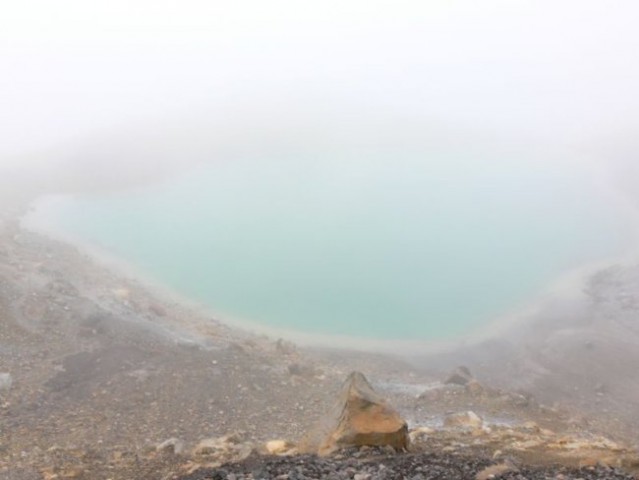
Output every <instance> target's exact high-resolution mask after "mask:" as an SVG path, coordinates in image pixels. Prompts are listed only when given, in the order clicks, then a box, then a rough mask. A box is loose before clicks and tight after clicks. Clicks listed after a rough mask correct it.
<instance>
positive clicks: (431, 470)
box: [180, 453, 635, 480]
mask: <svg viewBox="0 0 639 480" xmlns="http://www.w3.org/2000/svg"><path fill="white" fill-rule="evenodd" d="M493 465H496V462H495V461H494V460H490V459H487V458H478V457H462V456H457V455H450V454H427V453H421V454H403V455H393V456H383V457H381V458H380V457H378V456H377V457H368V458H366V459H362V458H355V457H352V456H351V457H328V458H322V457H317V456H315V455H299V456H295V457H264V456H252V457H249V458H248V459H246V460H244V461H243V462H239V463H235V464H227V465H224V466H222V467H220V468H212V469H204V470H199V471H197V472H195V473H193V474H191V475H188V476H184V477H180V480H243V479H246V480H248V479H254V480H258V479H265V480H266V479H277V480H305V479H319V478H322V479H334V480H346V479H354V480H394V479H406V480H431V479H432V480H435V479H439V480H448V479H450V480H467V479H469V480H475V479H478V478H479V479H485V480H487V479H489V478H499V479H510V480H528V479H530V480H533V479H534V480H547V479H557V480H568V479H574V480H578V479H581V480H590V479H610V480H622V479H623V480H634V479H635V477H633V476H631V475H628V474H626V473H623V472H621V471H619V470H615V469H611V468H606V467H587V468H579V469H574V468H573V469H571V468H567V467H561V466H547V467H513V468H512V470H510V471H506V472H503V473H501V474H499V473H498V474H496V475H490V472H489V471H485V469H486V468H487V467H490V466H493ZM478 474H479V476H478Z"/></svg>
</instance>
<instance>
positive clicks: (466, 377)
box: [444, 366, 474, 385]
mask: <svg viewBox="0 0 639 480" xmlns="http://www.w3.org/2000/svg"><path fill="white" fill-rule="evenodd" d="M471 380H474V378H473V376H472V374H471V373H470V370H469V369H468V367H464V366H461V367H457V368H456V369H455V370H454V371H453V372H452V373H451V374H450V375H449V376H448V378H446V380H444V383H445V384H453V385H466V384H468V382H470V381H471Z"/></svg>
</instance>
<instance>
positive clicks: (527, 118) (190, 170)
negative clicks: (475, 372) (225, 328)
mask: <svg viewBox="0 0 639 480" xmlns="http://www.w3.org/2000/svg"><path fill="white" fill-rule="evenodd" d="M637 8H638V7H637V5H636V4H635V3H633V2H630V1H622V2H617V3H615V6H614V8H613V7H610V6H609V5H607V4H606V5H604V4H603V3H601V2H597V1H590V0H587V1H573V0H564V1H559V2H544V1H540V2H506V1H491V2H487V3H482V4H478V3H477V2H472V1H470V0H455V1H450V2H440V1H432V2H412V1H399V2H385V1H379V2H377V1H374V2H363V1H359V0H357V1H354V2H332V1H327V2H308V3H304V4H301V3H297V2H291V1H288V0H282V1H275V2H268V4H266V3H263V2H257V1H251V0H247V1H241V2H231V3H228V2H226V3H225V2H202V1H198V0H190V1H186V2H184V4H183V5H182V4H180V6H179V7H178V6H177V4H173V3H171V2H160V3H156V2H148V1H140V2H135V3H134V4H133V5H132V4H131V3H130V2H124V1H119V0H113V1H111V2H95V3H91V4H86V3H85V2H77V1H75V0H68V1H65V2H62V4H60V5H58V4H56V5H53V4H49V3H47V2H43V1H34V2H24V3H19V4H15V5H12V7H11V8H10V9H8V11H7V12H6V15H5V16H3V17H2V18H1V19H0V22H1V23H0V27H2V28H0V39H2V40H6V42H4V43H3V49H2V50H1V51H0V62H2V63H1V65H2V66H3V67H5V68H6V70H7V71H8V72H10V73H11V74H10V75H5V76H3V79H2V87H3V88H2V89H1V90H2V92H0V95H3V98H2V105H3V106H4V107H5V108H3V109H1V111H0V122H1V125H2V128H3V132H4V133H5V135H4V142H3V143H2V145H0V167H2V170H1V171H3V172H4V171H8V170H12V171H16V170H18V171H20V170H21V171H23V172H26V173H25V174H24V175H25V176H26V177H29V176H30V175H32V176H33V178H34V179H37V180H38V182H39V183H38V185H42V186H43V187H42V188H41V190H42V191H45V192H47V193H48V192H56V191H66V192H68V191H72V192H77V193H84V194H86V193H87V192H89V193H90V192H93V193H95V195H80V194H79V195H78V196H76V197H75V198H74V199H62V200H59V201H58V203H57V204H56V205H52V204H45V205H44V206H41V208H40V210H39V211H38V212H37V215H40V218H41V219H44V220H46V221H47V223H49V224H54V225H55V226H56V228H58V229H62V230H63V231H64V232H66V233H67V234H69V235H72V236H75V237H76V238H78V239H80V240H82V241H84V242H88V243H90V244H94V245H99V246H101V247H102V248H103V249H104V250H105V251H107V252H109V253H111V254H114V255H115V256H117V257H119V258H122V259H124V260H126V261H129V262H130V263H131V264H133V265H134V266H136V267H138V268H139V270H140V271H141V272H143V273H144V274H147V275H149V276H150V277H152V278H154V279H155V280H157V281H159V282H160V283H163V284H166V285H167V286H169V287H171V288H173V289H175V290H177V291H179V292H181V293H184V294H186V296H188V297H192V298H196V299H198V300H200V301H202V302H204V303H205V304H207V305H208V306H210V307H211V309H212V310H213V311H214V312H218V313H219V314H221V315H223V316H228V318H231V319H239V320H246V321H249V322H254V323H256V324H258V325H269V326H272V327H276V328H281V329H284V330H303V331H306V332H317V333H325V334H340V335H348V336H360V337H373V338H402V339H405V338H410V337H418V338H420V339H421V338H424V339H430V338H448V337H451V336H455V335H458V334H461V333H468V332H471V331H473V329H475V328H479V327H480V326H482V325H485V324H486V322H488V321H490V320H491V319H494V318H496V317H499V316H500V315H503V314H505V313H507V312H510V311H511V310H512V309H517V308H518V307H519V306H521V305H522V304H525V303H526V302H528V301H530V300H531V299H533V298H534V297H535V296H536V295H537V294H538V293H539V292H541V291H543V290H544V288H547V287H548V285H550V283H551V282H553V281H554V280H556V279H557V278H559V277H560V276H561V275H562V274H563V273H565V272H567V271H569V270H570V269H572V268H575V267H579V266H582V265H584V264H586V263H589V262H592V261H596V260H598V259H602V258H606V257H609V256H615V255H618V254H620V253H623V252H624V251H626V250H627V249H628V248H629V244H630V243H631V242H632V240H633V238H632V235H630V233H629V232H630V231H631V230H632V226H633V225H634V219H631V218H630V217H629V216H628V215H627V214H628V210H627V209H626V208H625V207H620V205H621V204H620V203H618V202H617V200H618V199H617V197H616V192H612V190H614V189H615V188H616V185H620V183H619V182H617V183H616V184H614V185H613V184H612V183H608V182H607V180H608V178H607V176H606V175H599V173H598V172H601V171H605V172H607V171H608V170H609V169H608V168H607V167H608V166H609V165H612V164H617V163H624V164H626V166H632V164H633V161H634V152H635V151H636V140H635V138H636V134H635V132H634V130H635V126H636V125H637V121H638V118H637V112H639V97H638V96H637V95H636V93H635V91H636V85H637V84H638V82H639V64H638V63H637V62H636V58H635V57H636V51H637V45H638V37H637V34H636V26H635V23H634V21H633V19H634V18H636V14H637V13H639V12H638V11H637ZM593 166H596V167H597V169H594V168H592V169H591V167H593ZM627 185H629V186H626V187H624V188H626V189H627V190H629V191H630V190H632V189H633V182H632V180H627ZM130 188H133V189H132V190H131V189H130ZM127 189H128V190H127ZM109 191H110V192H111V193H109V194H106V193H104V192H109ZM98 192H102V193H98ZM46 205H49V206H48V207H47V206H46ZM47 208H48V209H47ZM47 217H48V218H47Z"/></svg>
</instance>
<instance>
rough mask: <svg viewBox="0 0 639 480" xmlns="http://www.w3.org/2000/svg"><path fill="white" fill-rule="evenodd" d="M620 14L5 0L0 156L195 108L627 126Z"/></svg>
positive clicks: (213, 0)
mask: <svg viewBox="0 0 639 480" xmlns="http://www.w3.org/2000/svg"><path fill="white" fill-rule="evenodd" d="M637 19H639V2H637V1H636V0H608V1H603V0H595V1H593V0H530V1H517V0H511V1H495V0H484V1H481V2H480V1H477V0H467V1H466V0H459V1H456V0H420V1H417V0H415V1H403V0H392V1H375V0H351V1H347V0H339V1H330V0H322V1H299V0H298V1H293V0H290V1H285V0H275V1H273V0H271V1H265V0H255V1H249V0H233V1H220V0H202V1H199V0H197V1H196V0H179V1H177V0H175V1H166V0H152V1H151V0H108V1H102V0H90V1H87V0H58V1H55V2H53V1H50V0H20V1H7V2H3V5H2V6H1V7H0V134H1V136H2V142H0V162H5V163H6V162H9V161H11V159H12V158H15V156H16V155H18V154H21V153H25V152H30V151H33V150H40V149H46V148H49V147H50V146H54V145H57V144H58V143H60V142H63V143H64V142H66V143H73V142H74V141H79V140H82V139H83V138H85V137H87V136H89V135H92V134H95V133H96V132H100V131H102V130H105V129H110V128H113V127H122V126H126V125H128V124H135V123H138V122H145V121H148V120H151V119H165V118H171V117H172V116H175V118H179V116H180V115H183V114H188V113H189V112H191V111H195V110H197V112H198V115H201V116H202V118H203V119H204V120H203V121H208V120H210V121H211V122H220V121H221V122H223V121H224V117H225V116H232V117H234V118H235V121H236V124H239V125H241V124H242V118H244V117H245V118H246V119H247V121H248V119H249V118H252V119H253V121H254V119H255V118H258V119H259V120H260V121H262V122H264V123H265V124H269V125H271V124H273V123H275V124H277V123H278V122H283V123H284V124H285V123H286V122H287V121H291V118H294V119H295V121H296V122H298V121H299V119H300V118H301V119H302V120H304V119H305V118H308V119H309V121H310V120H312V119H313V118H314V117H315V116H317V115H322V114H327V115H333V116H336V117H342V118H347V120H348V121H349V122H353V123H355V124H366V123H367V122H369V121H371V119H374V118H383V117H385V116H388V117H393V118H394V117H397V118H402V119H404V120H402V121H400V122H398V124H397V128H398V129H402V128H404V127H406V128H409V127H410V125H409V124H410V123H411V122H417V123H419V122H421V121H428V122H435V123H438V124H441V125H446V126H447V127H450V128H460V129H465V130H468V129H471V130H472V129H477V130H486V131H492V132H499V134H502V135H506V136H507V135H519V134H523V135H526V136H528V137H531V138H535V137H536V136H538V137H539V138H540V139H544V138H547V137H565V138H569V139H572V140H574V141H580V140H584V141H587V140H589V139H592V137H593V136H599V135H601V136H604V137H605V136H606V135H610V134H618V133H619V132H630V133H631V132H632V131H633V129H634V127H636V126H637V125H639V113H638V112H639V93H638V86H639V60H638V56H639V53H638V52H639V29H637V26H636V23H637ZM289 117H291V118H289ZM411 119H412V120H411ZM402 122H404V123H402ZM258 124H259V122H258Z"/></svg>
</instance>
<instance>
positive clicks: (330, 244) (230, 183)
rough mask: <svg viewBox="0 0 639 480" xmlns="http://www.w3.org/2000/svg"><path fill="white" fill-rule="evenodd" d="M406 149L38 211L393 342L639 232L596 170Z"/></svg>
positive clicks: (173, 280) (189, 178) (180, 269)
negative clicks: (601, 186)
mask: <svg viewBox="0 0 639 480" xmlns="http://www.w3.org/2000/svg"><path fill="white" fill-rule="evenodd" d="M408 157H409V158H404V157H403V156H402V155H378V156H370V155H369V156H366V158H365V159H361V158H358V159H356V160H354V159H353V158H344V157H342V158H340V157H339V156H335V155H334V154H332V155H317V156H313V155H307V156H291V157H290V158H276V159H274V158H268V157H267V156H265V157H264V158H246V159H242V160H233V161H219V162H216V163H214V164H211V165H208V166H206V167H199V168H197V169H194V170H191V171H189V172H187V173H184V174H181V175H177V176H176V177H175V178H173V179H171V180H170V181H166V182H163V183H159V184H156V185H153V186H149V187H143V188H138V189H135V190H130V191H122V192H116V193H110V194H107V195H101V196H100V195H91V196H74V197H67V198H65V199H63V200H62V201H59V202H57V203H56V204H55V208H53V207H52V206H50V207H48V208H49V209H48V210H46V208H47V207H41V209H44V211H41V212H39V214H40V215H45V216H48V217H49V218H50V219H52V218H53V219H55V223H56V224H57V225H58V227H60V228H62V229H63V230H64V231H65V232H67V233H69V234H72V235H73V236H75V237H77V238H79V239H81V240H83V241H86V242H89V243H91V244H93V245H96V246H99V247H101V248H102V249H104V250H106V251H107V252H109V253H111V254H114V255H116V256H118V257H120V258H122V259H124V260H126V261H127V262H129V263H130V264H132V265H134V266H135V267H137V268H138V269H140V270H141V271H142V272H145V273H146V274H148V275H150V276H151V277H152V278H154V279H155V280H157V281H159V282H161V283H162V284H164V285H166V286H168V287H170V288H172V289H174V290H176V291H177V292H180V293H182V294H184V295H186V296H188V297H190V298H193V299H195V300H197V301H200V302H202V303H204V304H205V305H207V306H210V307H211V309H212V310H213V311H216V312H220V313H221V314H223V315H226V316H228V317H230V318H236V319H243V320H249V321H251V322H253V323H256V324H261V325H265V326H268V327H272V328H281V329H286V330H293V331H301V332H305V333H311V334H314V333H317V334H328V335H347V336H353V337H359V338H372V339H389V340H390V339H393V340H402V339H412V340H426V341H428V340H440V339H449V338H453V337H455V336H457V335H460V334H466V333H468V332H470V331H472V330H474V329H477V328H479V327H481V326H483V325H485V324H486V323H487V322H489V321H490V320H492V319H494V318H495V317H497V316H499V315H502V314H504V313H505V312H507V311H509V310H512V309H513V308H516V307H517V306H518V305H521V304H522V303H524V302H526V300H528V299H530V298H532V297H533V296H534V295H536V294H537V293H538V292H539V291H540V290H542V289H543V288H544V287H545V286H546V285H548V284H549V282H551V281H553V280H554V279H555V278H556V277H557V276H559V275H560V274H562V273H563V272H565V271H566V270H568V269H571V268H574V267H577V266H579V265H581V264H583V263H586V262H589V261H592V260H596V259H601V258H604V257H607V256H610V255H614V254H617V253H619V252H620V251H623V249H624V248H625V247H627V246H628V245H627V243H628V237H627V234H628V232H627V229H626V227H625V224H626V223H627V219H626V218H622V217H621V216H620V215H619V214H618V213H617V212H615V211H614V209H613V208H612V206H611V205H610V204H609V202H607V201H606V200H605V199H604V197H603V194H602V193H601V192H600V191H599V190H598V188H597V186H596V185H595V182H594V181H593V179H592V178H591V177H590V176H589V175H588V174H587V173H586V171H585V170H584V171H581V170H580V171H575V169H574V166H573V167H570V168H569V167H568V166H567V165H564V166H561V165H552V164H550V163H548V162H543V163H540V162H536V161H535V160H534V159H529V160H521V159H514V158H501V159H492V158H491V159H487V160H478V159H477V158H475V157H472V156H469V155H463V154H456V153H450V152H446V153H441V152H439V153H437V154H433V157H432V159H430V158H429V157H428V156H425V157H420V156H415V157H411V156H408ZM471 157H472V158H471Z"/></svg>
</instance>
